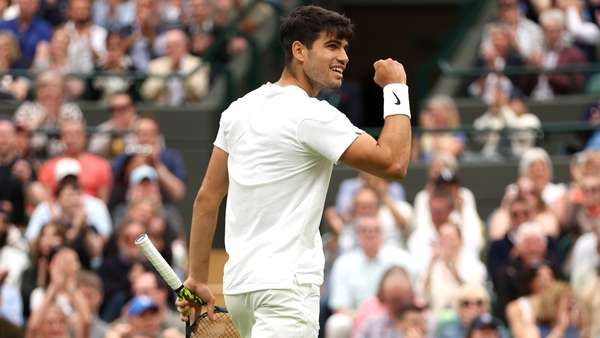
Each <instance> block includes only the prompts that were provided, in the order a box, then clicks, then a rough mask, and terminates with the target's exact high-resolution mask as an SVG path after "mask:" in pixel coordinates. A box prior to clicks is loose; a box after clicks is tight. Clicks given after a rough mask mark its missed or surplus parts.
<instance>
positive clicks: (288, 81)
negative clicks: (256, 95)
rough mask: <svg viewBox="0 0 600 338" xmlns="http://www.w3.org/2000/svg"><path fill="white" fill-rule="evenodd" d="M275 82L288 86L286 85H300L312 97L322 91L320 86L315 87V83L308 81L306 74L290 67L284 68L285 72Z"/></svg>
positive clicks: (281, 85)
mask: <svg viewBox="0 0 600 338" xmlns="http://www.w3.org/2000/svg"><path fill="white" fill-rule="evenodd" d="M274 84H276V85H278V86H280V87H286V86H297V87H300V88H301V89H302V90H304V91H305V92H306V94H308V96H310V97H315V96H317V95H318V94H319V92H320V91H321V89H320V88H315V87H314V86H313V85H311V84H310V81H308V79H307V78H306V76H304V74H303V73H302V72H298V71H295V70H294V69H292V68H290V67H285V69H284V70H283V73H282V74H281V77H280V78H279V80H278V81H277V82H275V83H274Z"/></svg>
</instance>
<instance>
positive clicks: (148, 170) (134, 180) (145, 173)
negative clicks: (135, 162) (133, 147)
mask: <svg viewBox="0 0 600 338" xmlns="http://www.w3.org/2000/svg"><path fill="white" fill-rule="evenodd" d="M146 178H147V179H149V180H150V181H151V182H157V181H158V173H157V172H156V170H154V168H152V167H151V166H149V165H145V164H144V165H141V166H139V167H137V168H135V169H133V171H132V172H131V174H130V175H129V183H130V184H139V183H140V182H142V181H143V180H144V179H146Z"/></svg>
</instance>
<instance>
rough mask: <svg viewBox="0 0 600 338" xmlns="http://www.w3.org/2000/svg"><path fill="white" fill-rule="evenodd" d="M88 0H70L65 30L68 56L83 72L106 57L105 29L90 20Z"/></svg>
mask: <svg viewBox="0 0 600 338" xmlns="http://www.w3.org/2000/svg"><path fill="white" fill-rule="evenodd" d="M91 7H92V4H91V2H90V0H71V1H70V2H69V12H68V15H69V18H70V20H69V21H67V22H65V25H64V27H65V31H66V32H67V34H68V35H69V40H70V43H69V58H70V59H72V60H74V62H77V63H79V64H78V66H77V67H76V68H77V69H78V70H80V71H81V72H83V73H90V72H92V71H93V70H94V68H95V64H96V63H97V62H98V61H99V60H105V58H106V35H107V31H106V29H104V28H102V27H100V26H98V25H96V24H94V23H93V22H92V13H91V12H90V9H91Z"/></svg>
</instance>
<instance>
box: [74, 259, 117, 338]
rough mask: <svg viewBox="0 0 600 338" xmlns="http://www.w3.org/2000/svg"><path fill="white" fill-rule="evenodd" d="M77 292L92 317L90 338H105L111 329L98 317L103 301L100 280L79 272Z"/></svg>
mask: <svg viewBox="0 0 600 338" xmlns="http://www.w3.org/2000/svg"><path fill="white" fill-rule="evenodd" d="M77 291H79V292H81V295H82V296H83V297H85V299H86V300H87V305H88V306H89V309H90V313H91V315H92V324H91V327H90V334H91V335H90V338H105V335H106V333H107V332H108V331H109V330H110V329H111V327H110V325H109V324H108V323H106V322H105V321H103V320H102V319H100V317H98V310H99V309H100V305H101V304H102V301H103V300H104V294H103V293H102V280H101V279H100V277H99V276H98V275H97V274H96V273H94V272H91V271H89V270H81V271H80V272H79V273H78V274H77Z"/></svg>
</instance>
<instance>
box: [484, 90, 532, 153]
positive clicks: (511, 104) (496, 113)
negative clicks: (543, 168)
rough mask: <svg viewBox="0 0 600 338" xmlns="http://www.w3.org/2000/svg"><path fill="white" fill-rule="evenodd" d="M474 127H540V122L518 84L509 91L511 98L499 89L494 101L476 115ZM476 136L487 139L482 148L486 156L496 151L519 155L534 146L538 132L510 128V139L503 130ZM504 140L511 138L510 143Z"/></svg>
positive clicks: (497, 129) (494, 128) (498, 128)
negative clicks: (507, 145)
mask: <svg viewBox="0 0 600 338" xmlns="http://www.w3.org/2000/svg"><path fill="white" fill-rule="evenodd" d="M473 127H475V129H478V130H485V129H491V130H496V131H501V130H503V129H539V128H540V127H541V122H540V119H538V117H537V116H535V115H534V114H531V113H529V111H528V109H527V106H526V105H525V102H524V101H523V93H522V92H521V90H519V89H518V88H515V89H513V90H512V91H511V92H510V98H509V97H508V95H507V94H506V93H504V92H501V91H499V90H496V91H495V96H494V100H493V102H492V103H491V104H490V105H489V107H488V110H487V111H486V112H485V113H484V114H483V115H482V116H480V117H478V118H477V119H475V121H474V122H473ZM477 136H479V137H478V138H477V140H478V141H479V142H482V143H484V146H483V149H482V150H481V152H482V153H483V154H484V155H485V156H486V157H494V156H497V155H509V156H517V157H518V156H521V155H522V154H523V152H524V151H525V150H527V149H530V148H532V147H533V145H534V141H535V138H536V132H535V131H532V130H522V131H509V132H508V137H509V140H506V136H505V134H504V133H498V132H490V133H483V134H478V135H477ZM502 141H510V146H509V147H506V145H504V147H503V142H502ZM504 143H506V142H504Z"/></svg>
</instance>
